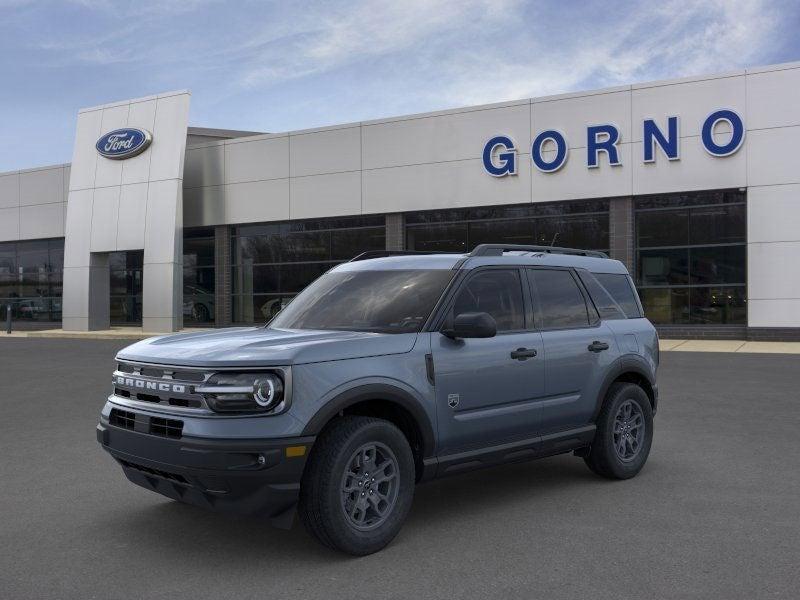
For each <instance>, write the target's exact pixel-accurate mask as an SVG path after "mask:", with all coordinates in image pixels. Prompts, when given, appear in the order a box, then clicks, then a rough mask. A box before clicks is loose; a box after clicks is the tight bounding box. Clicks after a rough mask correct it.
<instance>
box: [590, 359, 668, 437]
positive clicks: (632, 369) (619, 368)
mask: <svg viewBox="0 0 800 600" xmlns="http://www.w3.org/2000/svg"><path fill="white" fill-rule="evenodd" d="M624 373H636V374H637V375H640V376H641V377H643V378H644V379H645V380H646V381H647V382H648V383H649V384H650V387H652V388H653V389H654V390H655V389H656V380H655V374H654V373H653V370H652V368H651V367H650V365H649V364H648V362H647V361H646V360H645V359H644V358H643V357H641V356H639V355H637V354H628V355H626V356H621V357H620V358H618V359H617V360H616V361H615V362H614V363H613V365H612V366H611V367H610V369H609V372H608V374H607V375H606V376H605V379H603V385H602V386H601V387H600V393H599V394H597V404H596V406H595V409H594V414H593V415H592V422H595V421H597V417H598V415H599V414H600V410H601V409H602V408H603V401H604V400H605V399H606V394H608V390H609V388H610V387H611V385H612V384H613V383H614V381H615V380H616V379H617V377H619V376H620V375H622V374H624ZM650 400H651V402H654V401H655V399H653V398H651V399H650ZM653 410H655V405H654V406H653Z"/></svg>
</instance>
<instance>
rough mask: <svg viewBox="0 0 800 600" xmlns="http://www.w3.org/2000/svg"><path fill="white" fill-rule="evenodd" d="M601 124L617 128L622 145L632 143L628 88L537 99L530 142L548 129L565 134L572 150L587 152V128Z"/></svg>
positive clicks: (535, 100)
mask: <svg viewBox="0 0 800 600" xmlns="http://www.w3.org/2000/svg"><path fill="white" fill-rule="evenodd" d="M601 124H603V125H604V124H613V125H615V126H616V127H617V129H618V130H619V139H620V142H621V143H629V142H631V141H632V139H633V138H632V132H631V91H630V88H629V87H627V88H625V89H621V90H616V91H608V92H604V93H596V94H586V95H574V96H572V95H570V96H567V97H563V98H558V99H548V98H536V99H534V101H533V129H532V130H531V133H530V138H531V139H533V138H534V137H535V136H536V135H538V134H539V133H540V132H542V131H544V130H546V129H556V130H558V131H560V132H561V133H563V134H564V137H565V138H566V139H567V143H568V144H569V147H570V148H585V147H586V140H587V131H586V126H587V125H601ZM584 164H585V163H584Z"/></svg>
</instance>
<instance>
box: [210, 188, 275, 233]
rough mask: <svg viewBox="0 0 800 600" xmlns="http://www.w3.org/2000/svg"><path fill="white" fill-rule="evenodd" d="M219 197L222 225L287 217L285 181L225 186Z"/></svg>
mask: <svg viewBox="0 0 800 600" xmlns="http://www.w3.org/2000/svg"><path fill="white" fill-rule="evenodd" d="M223 194H224V198H225V223H228V224H235V223H257V222H259V221H283V220H285V219H288V218H289V213H290V211H289V180H288V179H270V180H268V181H251V182H248V183H233V184H231V185H227V186H225V189H224V192H223ZM209 224H210V223H203V225H209Z"/></svg>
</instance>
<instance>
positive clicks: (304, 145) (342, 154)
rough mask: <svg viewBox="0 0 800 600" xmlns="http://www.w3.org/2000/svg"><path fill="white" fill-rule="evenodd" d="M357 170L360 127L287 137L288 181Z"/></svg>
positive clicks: (359, 157) (359, 150) (359, 149)
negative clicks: (308, 176) (289, 176)
mask: <svg viewBox="0 0 800 600" xmlns="http://www.w3.org/2000/svg"><path fill="white" fill-rule="evenodd" d="M360 169H361V125H356V126H353V127H343V128H340V129H325V130H322V131H313V132H310V133H296V134H290V136H289V172H290V175H291V177H303V176H305V175H323V174H327V173H341V172H343V171H359V170H360Z"/></svg>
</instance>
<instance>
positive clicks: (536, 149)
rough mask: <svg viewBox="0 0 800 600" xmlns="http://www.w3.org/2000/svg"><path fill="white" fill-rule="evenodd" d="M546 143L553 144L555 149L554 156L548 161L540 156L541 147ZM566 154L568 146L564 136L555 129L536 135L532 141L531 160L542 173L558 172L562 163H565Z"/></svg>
mask: <svg viewBox="0 0 800 600" xmlns="http://www.w3.org/2000/svg"><path fill="white" fill-rule="evenodd" d="M548 141H550V142H552V143H553V144H555V147H556V155H555V156H554V157H553V159H552V160H549V161H548V160H545V157H544V156H543V155H542V147H543V146H544V145H545V143H547V142H548ZM568 152H569V146H568V145H567V139H566V138H565V137H564V134H563V133H561V132H560V131H557V130H555V129H548V130H546V131H543V132H542V133H540V134H539V135H537V136H536V139H534V140H533V144H532V145H531V160H533V164H534V165H535V166H536V168H537V169H539V170H540V171H541V172H542V173H553V172H555V171H558V170H559V169H560V168H561V167H563V166H564V163H566V162H567V154H568Z"/></svg>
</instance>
